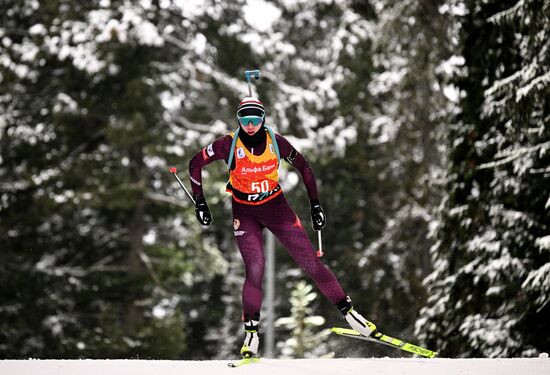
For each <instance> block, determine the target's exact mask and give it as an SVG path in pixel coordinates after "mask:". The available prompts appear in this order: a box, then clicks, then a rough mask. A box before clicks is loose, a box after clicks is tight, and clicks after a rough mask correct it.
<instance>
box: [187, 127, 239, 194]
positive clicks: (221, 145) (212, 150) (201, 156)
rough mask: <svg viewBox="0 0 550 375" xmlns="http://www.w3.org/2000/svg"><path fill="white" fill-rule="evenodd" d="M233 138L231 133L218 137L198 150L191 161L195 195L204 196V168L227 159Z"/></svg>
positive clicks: (190, 169)
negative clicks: (216, 161)
mask: <svg viewBox="0 0 550 375" xmlns="http://www.w3.org/2000/svg"><path fill="white" fill-rule="evenodd" d="M232 140H233V138H231V136H230V135H226V136H224V137H221V138H218V139H216V140H215V141H214V142H212V143H211V144H209V145H208V146H206V147H205V148H203V149H202V150H200V151H199V152H197V153H196V154H195V155H194V156H193V157H192V158H191V160H190V161H189V180H190V181H191V188H192V190H193V197H194V198H195V199H196V198H197V197H203V196H204V193H203V190H202V168H203V167H204V166H205V165H208V164H210V163H212V162H213V161H215V160H220V159H223V160H226V161H227V158H228V157H229V149H230V148H231V142H232Z"/></svg>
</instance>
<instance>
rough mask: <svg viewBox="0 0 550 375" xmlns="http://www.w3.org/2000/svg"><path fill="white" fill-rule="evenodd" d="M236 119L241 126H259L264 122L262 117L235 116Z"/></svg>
mask: <svg viewBox="0 0 550 375" xmlns="http://www.w3.org/2000/svg"><path fill="white" fill-rule="evenodd" d="M237 118H238V119H239V123H240V124H241V125H242V126H248V125H250V124H251V123H252V125H253V126H260V125H261V124H262V122H263V121H264V116H237Z"/></svg>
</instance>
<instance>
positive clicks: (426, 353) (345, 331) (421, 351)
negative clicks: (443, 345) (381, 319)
mask: <svg viewBox="0 0 550 375" xmlns="http://www.w3.org/2000/svg"><path fill="white" fill-rule="evenodd" d="M331 331H332V332H334V333H336V334H338V335H342V336H347V337H352V338H354V339H361V340H366V341H372V342H378V343H380V344H384V345H388V346H391V347H393V348H396V349H401V350H404V351H406V352H409V353H413V354H418V355H420V356H422V357H426V358H434V357H436V356H437V352H434V351H432V350H428V349H426V348H422V347H420V346H416V345H413V344H411V343H408V342H405V341H403V340H399V339H396V338H395V337H391V336H387V335H384V334H383V333H380V332H375V333H374V335H373V336H371V337H366V336H363V335H362V334H360V333H359V332H357V331H354V330H353V329H349V328H339V327H332V328H331Z"/></svg>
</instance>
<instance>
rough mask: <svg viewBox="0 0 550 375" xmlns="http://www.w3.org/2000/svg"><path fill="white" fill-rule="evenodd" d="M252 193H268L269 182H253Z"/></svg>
mask: <svg viewBox="0 0 550 375" xmlns="http://www.w3.org/2000/svg"><path fill="white" fill-rule="evenodd" d="M252 191H253V192H255V193H267V192H268V191H269V181H267V180H263V181H262V182H253V183H252Z"/></svg>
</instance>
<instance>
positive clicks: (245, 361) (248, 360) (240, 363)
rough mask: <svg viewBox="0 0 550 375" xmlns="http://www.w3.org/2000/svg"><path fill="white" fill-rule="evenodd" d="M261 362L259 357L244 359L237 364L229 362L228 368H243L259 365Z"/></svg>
mask: <svg viewBox="0 0 550 375" xmlns="http://www.w3.org/2000/svg"><path fill="white" fill-rule="evenodd" d="M259 361H260V358H258V357H250V358H243V359H241V360H240V361H236V362H229V363H228V364H227V366H229V367H232V368H234V367H241V366H244V365H249V364H252V363H257V362H259Z"/></svg>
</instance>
